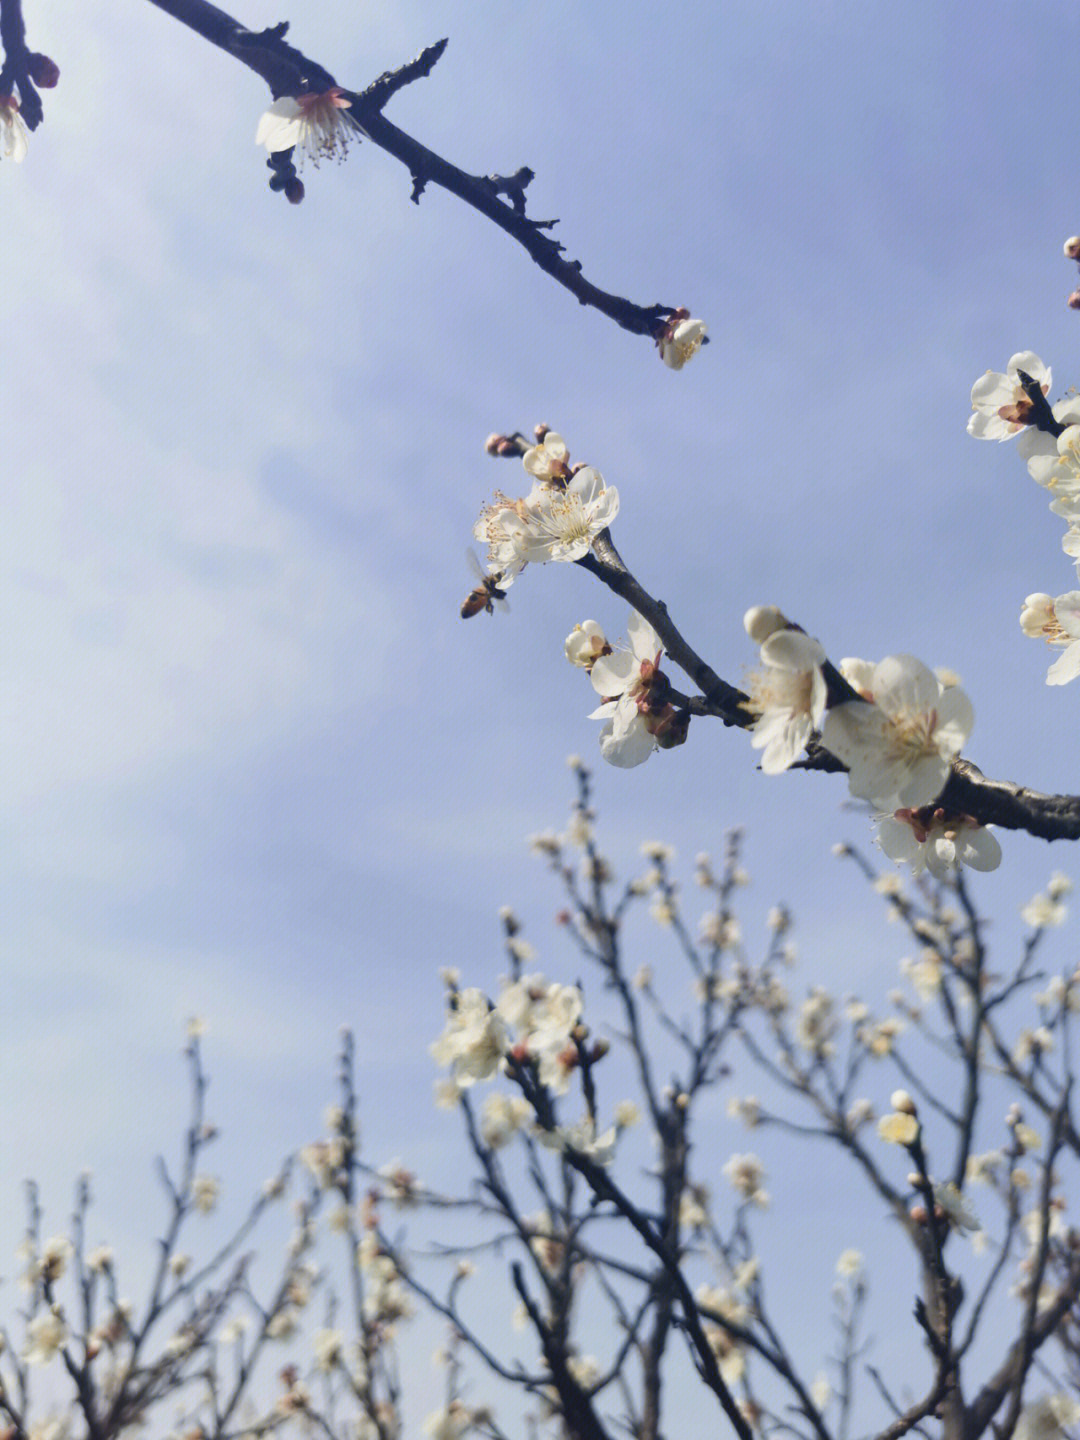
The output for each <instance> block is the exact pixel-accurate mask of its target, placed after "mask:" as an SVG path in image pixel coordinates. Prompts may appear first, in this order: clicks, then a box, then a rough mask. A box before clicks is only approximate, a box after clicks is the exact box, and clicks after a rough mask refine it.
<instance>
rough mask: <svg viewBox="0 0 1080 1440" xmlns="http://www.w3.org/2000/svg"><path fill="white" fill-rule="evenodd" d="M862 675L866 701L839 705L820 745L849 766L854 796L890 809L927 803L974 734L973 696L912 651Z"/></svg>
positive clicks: (832, 711)
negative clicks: (942, 678) (944, 680)
mask: <svg viewBox="0 0 1080 1440" xmlns="http://www.w3.org/2000/svg"><path fill="white" fill-rule="evenodd" d="M860 679H862V680H863V681H864V684H862V685H859V686H857V687H856V688H858V689H859V690H860V691H861V693H863V694H865V695H867V700H849V701H846V702H844V703H843V704H841V705H834V706H833V707H832V709H830V710H829V712H828V714H827V715H826V716H825V724H824V726H823V727H822V743H823V744H824V746H825V748H826V749H827V750H831V751H832V753H833V754H834V755H835V756H836V757H837V759H838V760H842V761H843V763H844V764H845V765H846V766H847V767H848V771H849V774H848V785H849V788H850V790H851V793H852V794H853V795H857V796H859V797H860V798H861V799H864V800H869V801H870V803H871V804H872V805H874V806H876V807H877V808H878V809H879V810H883V811H887V812H890V813H891V812H895V811H897V810H903V809H908V808H912V809H917V808H918V807H919V806H922V805H929V804H930V803H931V802H932V801H933V800H936V799H937V797H938V795H939V794H940V793H941V790H942V788H943V786H944V784H945V781H946V780H947V778H948V775H949V767H950V765H951V764H952V762H953V760H954V759H955V758H956V756H957V755H959V753H960V751H961V749H962V748H963V746H964V745H965V743H966V742H967V738H968V736H969V735H970V734H971V728H972V726H973V724H974V721H975V714H974V711H973V709H972V705H971V701H970V700H969V699H968V697H967V695H966V694H965V692H964V691H963V690H961V689H960V687H959V686H956V685H953V686H948V687H946V686H944V685H942V683H941V681H940V680H939V679H938V677H937V676H936V675H935V674H934V672H933V671H932V670H930V669H928V668H927V666H925V665H924V664H923V663H922V661H921V660H916V659H915V657H914V656H912V655H890V656H888V657H887V658H886V659H884V660H882V661H881V662H880V664H878V665H875V667H874V669H873V672H872V674H871V675H869V676H866V675H865V674H864V675H862V676H860Z"/></svg>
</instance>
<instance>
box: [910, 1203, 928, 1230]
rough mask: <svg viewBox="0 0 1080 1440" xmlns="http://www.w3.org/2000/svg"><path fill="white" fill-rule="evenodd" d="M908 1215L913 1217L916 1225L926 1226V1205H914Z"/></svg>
mask: <svg viewBox="0 0 1080 1440" xmlns="http://www.w3.org/2000/svg"><path fill="white" fill-rule="evenodd" d="M908 1214H909V1215H910V1216H911V1218H912V1220H914V1221H915V1224H916V1225H925V1224H926V1220H927V1214H926V1206H925V1205H913V1206H912V1207H911V1209H910V1210H909V1211H908Z"/></svg>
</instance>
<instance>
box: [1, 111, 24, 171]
mask: <svg viewBox="0 0 1080 1440" xmlns="http://www.w3.org/2000/svg"><path fill="white" fill-rule="evenodd" d="M0 136H2V138H3V144H4V155H5V156H6V158H7V159H8V160H14V161H15V162H16V164H17V163H18V162H19V161H20V160H25V159H26V149H27V131H26V126H25V124H24V123H23V118H22V116H21V115H20V114H19V102H18V100H16V99H15V97H14V95H0Z"/></svg>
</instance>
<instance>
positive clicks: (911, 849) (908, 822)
mask: <svg viewBox="0 0 1080 1440" xmlns="http://www.w3.org/2000/svg"><path fill="white" fill-rule="evenodd" d="M877 842H878V844H879V845H880V846H881V848H882V850H884V852H885V854H886V855H888V857H889V859H890V860H895V861H896V862H897V864H907V865H910V866H911V872H912V874H913V875H921V874H922V872H923V871H924V870H929V871H930V874H931V875H933V876H934V878H935V879H936V880H944V879H945V878H946V877H947V876H948V874H949V873H950V871H953V870H958V869H959V868H960V866H961V865H966V866H968V868H969V869H971V870H996V869H997V868H998V866H999V865H1000V864H1001V846H1000V845H999V844H998V841H997V838H996V836H994V835H993V834H992V833H991V832H990V831H989V830H988V829H987V828H986V826H985V825H980V824H979V822H978V821H977V820H973V819H971V817H970V816H968V815H946V814H945V812H944V811H943V810H930V808H929V807H927V808H926V809H923V810H910V809H907V810H897V811H896V813H895V814H894V815H883V816H882V817H881V820H880V822H879V824H878V833H877Z"/></svg>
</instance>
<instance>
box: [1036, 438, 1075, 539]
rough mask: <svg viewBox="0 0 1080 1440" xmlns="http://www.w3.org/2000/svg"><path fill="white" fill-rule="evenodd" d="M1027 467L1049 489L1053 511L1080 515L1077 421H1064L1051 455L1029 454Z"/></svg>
mask: <svg viewBox="0 0 1080 1440" xmlns="http://www.w3.org/2000/svg"><path fill="white" fill-rule="evenodd" d="M1041 433H1045V432H1041ZM1033 466H1034V467H1035V468H1034V469H1032V467H1033ZM1028 469H1029V470H1031V473H1032V475H1033V477H1034V478H1035V479H1037V480H1038V482H1039V484H1040V485H1042V486H1044V487H1045V488H1046V489H1047V490H1050V491H1051V492H1052V493H1053V496H1054V499H1053V500H1052V502H1051V504H1050V509H1051V510H1052V511H1053V512H1054V514H1055V515H1061V516H1063V517H1064V518H1065V519H1066V520H1075V519H1076V518H1077V516H1078V515H1080V424H1077V423H1075V422H1074V423H1073V424H1071V425H1066V427H1065V429H1064V430H1063V431H1062V432H1061V434H1060V435H1059V436H1058V437H1057V440H1056V441H1055V444H1054V454H1053V456H1042V455H1035V456H1033V457H1032V459H1031V460H1029V461H1028Z"/></svg>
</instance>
